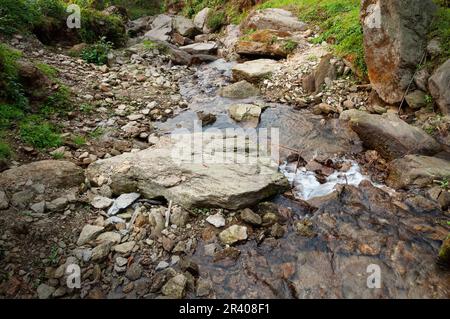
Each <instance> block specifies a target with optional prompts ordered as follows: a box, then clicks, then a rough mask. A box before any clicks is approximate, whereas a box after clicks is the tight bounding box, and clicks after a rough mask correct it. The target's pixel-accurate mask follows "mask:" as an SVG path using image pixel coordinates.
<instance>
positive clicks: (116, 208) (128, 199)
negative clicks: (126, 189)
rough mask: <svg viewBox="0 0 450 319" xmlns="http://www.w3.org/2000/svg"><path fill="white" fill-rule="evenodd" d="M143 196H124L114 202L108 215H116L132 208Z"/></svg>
mask: <svg viewBox="0 0 450 319" xmlns="http://www.w3.org/2000/svg"><path fill="white" fill-rule="evenodd" d="M139 197H141V195H140V194H139V193H128V194H122V195H120V196H119V197H117V198H116V199H115V200H114V203H113V205H112V206H111V208H110V209H109V210H108V215H109V216H112V215H116V214H118V213H119V212H120V211H121V210H122V209H125V208H128V207H129V206H131V205H132V204H133V203H134V202H135V201H136V200H137V199H138V198H139Z"/></svg>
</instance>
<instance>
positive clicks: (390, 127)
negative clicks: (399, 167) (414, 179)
mask: <svg viewBox="0 0 450 319" xmlns="http://www.w3.org/2000/svg"><path fill="white" fill-rule="evenodd" d="M340 119H341V120H348V121H349V124H350V127H351V128H352V129H353V130H354V131H355V132H356V133H357V134H358V135H359V137H360V138H361V140H362V141H363V142H364V144H365V146H366V147H367V148H369V149H374V150H376V151H378V152H379V153H380V154H381V155H382V156H383V157H385V158H387V159H394V158H399V157H402V156H404V155H407V154H423V155H433V154H436V153H437V152H439V150H440V145H439V143H437V142H436V141H435V140H434V139H433V138H432V137H431V136H430V135H428V134H427V133H426V132H424V131H423V130H422V129H420V128H418V127H415V126H412V125H409V124H407V123H406V122H404V121H402V120H400V119H399V118H398V117H397V116H396V115H394V114H385V115H383V116H382V115H375V114H368V113H365V112H362V111H357V110H348V111H344V112H342V114H341V116H340Z"/></svg>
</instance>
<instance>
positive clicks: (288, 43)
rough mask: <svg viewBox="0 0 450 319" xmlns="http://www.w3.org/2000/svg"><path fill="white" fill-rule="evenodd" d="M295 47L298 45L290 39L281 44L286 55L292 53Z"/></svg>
mask: <svg viewBox="0 0 450 319" xmlns="http://www.w3.org/2000/svg"><path fill="white" fill-rule="evenodd" d="M297 47H298V43H297V42H295V41H293V40H290V39H289V40H286V41H284V43H283V49H284V50H285V51H286V52H288V53H290V52H292V51H294V50H295V49H297Z"/></svg>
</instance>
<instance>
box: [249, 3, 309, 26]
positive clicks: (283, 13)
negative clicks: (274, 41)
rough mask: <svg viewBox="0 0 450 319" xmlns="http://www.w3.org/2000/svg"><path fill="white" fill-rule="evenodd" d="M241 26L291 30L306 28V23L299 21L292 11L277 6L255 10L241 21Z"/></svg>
mask: <svg viewBox="0 0 450 319" xmlns="http://www.w3.org/2000/svg"><path fill="white" fill-rule="evenodd" d="M242 26H243V27H244V28H245V29H254V30H261V29H272V30H278V31H291V32H294V31H305V30H306V29H307V28H308V26H307V24H306V23H304V22H301V21H299V20H298V18H297V17H296V16H295V15H294V14H293V13H292V12H290V11H287V10H283V9H278V8H268V9H262V10H255V11H253V12H252V13H250V14H249V15H248V17H247V18H246V20H244V21H243V23H242Z"/></svg>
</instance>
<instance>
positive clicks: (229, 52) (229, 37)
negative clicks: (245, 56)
mask: <svg viewBox="0 0 450 319" xmlns="http://www.w3.org/2000/svg"><path fill="white" fill-rule="evenodd" d="M241 35H242V32H241V28H240V27H239V26H238V25H235V24H229V25H227V26H226V27H225V30H224V35H223V36H222V37H221V38H220V39H219V41H220V42H221V43H222V45H223V48H222V49H221V51H220V53H221V56H222V57H228V58H230V59H232V58H233V55H235V53H234V47H235V45H236V43H237V42H238V41H239V38H240V37H241Z"/></svg>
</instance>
